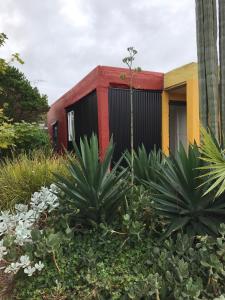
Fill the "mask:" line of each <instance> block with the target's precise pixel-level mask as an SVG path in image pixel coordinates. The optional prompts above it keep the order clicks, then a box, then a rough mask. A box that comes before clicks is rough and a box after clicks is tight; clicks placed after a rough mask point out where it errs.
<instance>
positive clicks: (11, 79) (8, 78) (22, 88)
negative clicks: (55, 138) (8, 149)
mask: <svg viewBox="0 0 225 300" xmlns="http://www.w3.org/2000/svg"><path fill="white" fill-rule="evenodd" d="M15 58H16V56H15V57H14V59H15ZM0 107H1V108H4V111H5V114H6V116H8V117H9V118H12V119H13V121H14V122H18V121H21V120H24V121H27V122H36V121H39V120H40V119H41V117H42V114H43V113H45V112H46V111H47V110H48V102H47V96H46V95H41V94H40V93H39V91H38V89H37V88H36V87H32V86H31V84H30V82H29V81H28V80H27V79H26V77H25V75H24V74H23V73H22V72H21V71H19V70H18V69H17V68H15V67H12V66H9V65H8V66H7V68H5V70H4V73H3V74H1V77H0Z"/></svg>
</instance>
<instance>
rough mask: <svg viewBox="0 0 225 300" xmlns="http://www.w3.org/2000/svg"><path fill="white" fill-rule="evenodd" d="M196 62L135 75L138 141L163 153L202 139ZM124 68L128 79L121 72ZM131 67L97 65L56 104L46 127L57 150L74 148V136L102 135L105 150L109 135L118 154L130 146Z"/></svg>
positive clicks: (135, 118)
mask: <svg viewBox="0 0 225 300" xmlns="http://www.w3.org/2000/svg"><path fill="white" fill-rule="evenodd" d="M197 73H198V72H197V64H196V63H191V64H188V65H185V66H182V67H180V68H177V69H175V70H172V71H171V72H168V73H166V74H164V73H159V72H148V71H141V72H137V73H135V74H134V77H133V83H132V87H133V99H134V146H135V148H138V146H140V145H141V144H142V143H143V144H144V145H145V147H146V149H147V150H148V151H150V150H151V149H153V148H154V147H157V148H161V149H162V150H163V151H164V153H165V154H168V153H169V151H175V150H176V149H177V148H179V145H180V142H182V143H183V145H184V146H185V147H186V146H187V145H188V143H190V142H191V143H192V142H194V141H196V142H199V97H198V76H197ZM121 74H125V75H126V76H125V79H122V78H121ZM129 82H130V78H129V71H128V70H127V69H124V68H114V67H105V66H98V67H96V68H95V69H94V70H93V71H91V72H90V73H89V74H88V75H87V76H86V77H84V78H83V79H82V80H81V81H80V82H79V83H78V84H77V85H75V86H74V87H73V88H72V89H71V90H69V91H68V92H67V93H65V94H64V95H63V96H62V97H60V98H59V99H58V100H57V101H56V102H55V103H53V104H52V106H51V108H50V110H49V112H48V129H49V133H50V135H51V137H52V141H53V144H54V147H55V149H56V150H57V151H61V150H62V149H63V148H67V149H70V148H71V147H72V140H73V139H75V141H76V142H79V140H80V138H81V137H83V136H84V135H86V136H90V135H91V134H92V133H93V132H94V133H96V134H97V135H98V140H99V147H100V155H101V157H103V156H104V153H105V151H106V149H107V146H108V143H109V140H110V137H111V136H112V137H113V141H114V143H115V145H116V147H115V154H114V159H115V160H117V159H118V158H119V157H120V155H121V154H122V153H123V152H124V151H125V150H126V149H129V147H130V98H129Z"/></svg>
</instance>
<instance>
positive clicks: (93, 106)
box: [67, 91, 98, 149]
mask: <svg viewBox="0 0 225 300" xmlns="http://www.w3.org/2000/svg"><path fill="white" fill-rule="evenodd" d="M71 110H73V111H74V126H75V141H76V143H77V144H78V145H79V143H80V138H82V137H84V136H85V135H86V136H87V137H90V136H91V135H92V133H95V134H96V135H98V108H97V95H96V91H94V92H92V93H91V94H89V95H87V96H85V97H84V98H82V99H81V100H79V101H78V102H76V103H75V104H74V105H73V106H70V107H69V108H68V109H67V112H69V111H71ZM71 148H72V143H71V142H68V149H71Z"/></svg>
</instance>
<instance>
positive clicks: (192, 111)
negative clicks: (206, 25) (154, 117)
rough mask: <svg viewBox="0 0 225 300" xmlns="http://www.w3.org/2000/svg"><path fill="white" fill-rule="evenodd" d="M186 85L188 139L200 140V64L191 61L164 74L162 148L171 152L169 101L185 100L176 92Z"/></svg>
mask: <svg viewBox="0 0 225 300" xmlns="http://www.w3.org/2000/svg"><path fill="white" fill-rule="evenodd" d="M182 86H185V87H186V105H187V139H188V142H189V143H193V142H194V141H196V142H197V143H199V141H200V121H199V89H198V65H197V64H196V63H190V64H188V65H185V66H182V67H180V68H177V69H175V70H172V71H170V72H168V73H166V74H165V76H164V91H163V94H162V150H163V152H164V153H165V154H166V155H168V153H169V101H170V100H181V101H183V100H185V99H184V98H185V95H182V94H178V93H176V89H178V88H179V87H182Z"/></svg>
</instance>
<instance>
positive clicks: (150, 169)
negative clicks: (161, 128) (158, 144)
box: [125, 144, 163, 183]
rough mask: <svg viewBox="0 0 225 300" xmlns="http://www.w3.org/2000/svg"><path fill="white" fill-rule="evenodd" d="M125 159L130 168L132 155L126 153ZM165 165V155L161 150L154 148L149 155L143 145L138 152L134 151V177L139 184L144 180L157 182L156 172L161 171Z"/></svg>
mask: <svg viewBox="0 0 225 300" xmlns="http://www.w3.org/2000/svg"><path fill="white" fill-rule="evenodd" d="M125 159H126V162H127V164H128V166H129V167H130V164H131V163H130V162H131V154H130V153H129V152H126V153H125ZM162 165H163V154H162V152H161V150H157V149H156V148H154V149H153V150H152V151H150V152H149V153H147V151H146V149H145V146H144V145H143V144H142V145H141V147H139V148H138V150H137V151H134V176H135V179H136V182H137V183H140V182H143V180H148V181H149V180H153V181H156V180H157V179H156V176H157V174H156V172H155V171H156V170H158V169H160V168H161V167H162Z"/></svg>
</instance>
